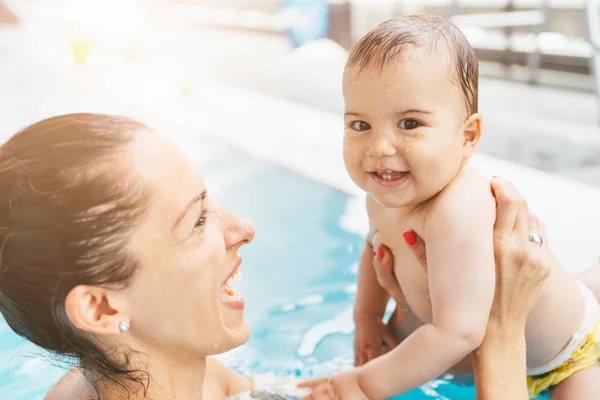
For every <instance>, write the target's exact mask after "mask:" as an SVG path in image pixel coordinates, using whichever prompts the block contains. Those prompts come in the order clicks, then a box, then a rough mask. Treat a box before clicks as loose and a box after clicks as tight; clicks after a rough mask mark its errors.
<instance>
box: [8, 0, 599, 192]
mask: <svg viewBox="0 0 600 400" xmlns="http://www.w3.org/2000/svg"><path fill="white" fill-rule="evenodd" d="M0 4H3V5H2V6H0V7H1V8H2V11H0V21H1V22H0V57H1V58H0V60H1V64H0V84H1V86H0V100H1V101H2V103H0V106H1V107H0V117H1V118H0V120H1V121H3V123H2V134H3V135H10V134H11V133H13V132H14V131H15V130H16V129H17V128H18V127H20V126H22V125H23V124H25V123H26V122H29V121H31V120H32V118H34V119H35V118H37V117H38V116H42V114H51V113H52V112H53V110H55V109H56V107H60V106H61V104H63V105H64V104H65V103H64V101H66V97H69V94H68V93H65V92H68V91H69V90H70V89H69V88H72V87H75V86H76V87H77V88H78V90H79V92H80V94H81V93H82V91H84V92H86V93H87V96H86V97H88V100H89V97H90V96H91V94H90V93H91V92H90V91H93V90H101V91H102V90H103V91H108V87H110V86H114V87H118V88H119V89H118V92H119V93H118V94H116V93H112V94H113V95H116V97H118V98H119V101H124V102H127V101H128V100H127V99H128V96H138V100H137V101H136V103H137V106H138V107H140V108H143V107H144V104H145V106H149V103H151V102H152V101H151V100H152V99H149V98H146V97H147V96H150V97H156V96H159V93H163V91H165V90H166V91H168V92H170V94H171V95H174V96H175V98H176V100H177V101H181V100H182V99H185V96H186V95H190V94H191V93H189V92H190V91H191V87H192V86H193V84H194V82H198V81H199V80H209V81H211V82H219V83H224V84H227V85H234V86H238V87H243V88H247V89H250V90H252V91H256V92H261V93H264V94H268V95H271V96H277V97H280V98H283V99H286V100H289V101H293V102H297V103H302V104H304V105H308V106H311V107H315V108H318V109H320V110H323V111H327V112H332V113H338V114H339V113H340V111H341V110H342V107H343V104H342V100H341V94H340V93H341V91H340V87H341V81H340V76H341V71H342V68H343V64H344V61H345V57H346V54H347V51H348V49H349V48H350V47H351V46H352V44H353V43H355V42H356V41H357V40H358V39H359V38H360V37H361V36H362V35H363V34H365V33H366V32H367V31H368V30H369V29H371V28H372V27H374V26H375V25H377V24H378V23H380V22H382V21H384V20H386V19H389V18H391V17H393V16H397V15H402V14H411V13H431V14H437V15H442V16H445V17H447V18H450V19H451V20H452V21H453V22H455V23H456V24H457V25H458V26H459V27H460V28H461V29H462V30H463V32H464V33H465V34H466V35H467V37H468V38H469V40H471V42H472V43H473V45H474V46H475V48H476V49H477V53H478V55H479V57H480V60H481V90H480V109H481V111H482V113H483V115H484V124H485V125H484V128H485V134H484V138H483V142H482V146H481V147H480V150H481V151H482V152H484V153H489V154H492V155H496V156H499V157H501V158H506V159H509V160H512V161H516V162H518V163H522V164H525V165H529V166H533V167H536V168H540V169H543V170H546V171H551V172H555V173H558V174H561V175H565V176H568V177H571V178H574V179H577V180H581V181H584V182H589V183H592V184H594V185H600V130H599V128H598V122H599V120H600V118H599V115H598V110H599V106H598V91H597V89H596V87H597V86H598V85H597V84H596V81H597V80H600V77H599V76H600V72H597V71H596V69H594V62H593V59H594V57H598V56H597V54H598V53H600V22H599V20H600V11H599V10H598V8H599V6H598V4H597V1H595V0H592V1H586V0H514V1H508V0H460V1H459V0H402V1H400V0H399V1H391V0H355V1H325V0H186V1H183V0H170V1H167V0H137V1H134V0H121V1H116V0H102V1H100V0H96V1H94V0H37V1H36V0H3V1H1V2H0ZM142 70H143V71H144V72H141V71H142ZM132 71H135V72H132ZM128 74H133V76H128ZM126 76H127V77H126ZM61 79H63V81H62V82H61ZM102 80H105V82H104V83H100V81H102ZM90 81H95V83H94V82H90ZM117 81H118V83H117ZM136 81H137V82H136ZM142 81H143V83H142ZM59 82H61V83H59ZM85 85H87V86H86V87H85V88H83V89H82V86H85ZM90 85H91V86H93V87H91V86H90ZM136 85H138V87H136V88H134V86H136ZM139 85H141V86H142V88H140V87H139ZM61 86H63V87H62V88H60V87H61ZM142 92H143V93H142ZM149 92H152V93H149ZM175 92H177V93H175ZM163 95H164V93H163ZM56 96H59V97H60V96H62V97H65V100H64V101H63V100H59V99H57V97H56ZM140 97H141V98H140ZM46 98H48V99H47V100H48V101H49V102H50V103H51V104H50V105H49V108H45V107H46V105H45V104H46V103H45V100H46ZM163 100H164V97H163ZM61 101H62V102H61ZM140 103H142V104H140ZM53 107H54V108H53ZM31 108H34V109H31ZM132 111H134V113H138V114H139V111H140V110H132ZM9 115H10V118H7V117H8V116H9Z"/></svg>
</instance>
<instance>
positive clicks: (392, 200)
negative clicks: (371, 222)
mask: <svg viewBox="0 0 600 400" xmlns="http://www.w3.org/2000/svg"><path fill="white" fill-rule="evenodd" d="M369 196H371V198H372V199H373V200H375V201H376V202H377V203H378V204H379V205H380V206H382V207H385V208H401V207H408V206H411V205H412V203H411V201H407V200H406V199H405V198H404V196H400V195H398V194H396V193H372V192H369Z"/></svg>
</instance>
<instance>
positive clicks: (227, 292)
mask: <svg viewBox="0 0 600 400" xmlns="http://www.w3.org/2000/svg"><path fill="white" fill-rule="evenodd" d="M241 280H242V273H241V272H240V270H239V269H238V270H236V271H235V273H234V274H233V275H232V276H231V277H230V278H229V279H227V280H226V281H225V283H224V284H223V285H221V302H222V303H223V304H224V305H225V306H227V307H229V308H233V309H235V310H243V309H244V296H242V294H241V293H240V292H238V290H237V289H236V288H235V287H234V284H235V283H236V282H239V281H241Z"/></svg>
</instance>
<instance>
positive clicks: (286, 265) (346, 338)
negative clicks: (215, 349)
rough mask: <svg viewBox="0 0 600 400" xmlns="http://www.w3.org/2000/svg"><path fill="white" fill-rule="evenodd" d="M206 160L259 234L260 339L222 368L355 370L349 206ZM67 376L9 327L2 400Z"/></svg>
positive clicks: (0, 335)
mask: <svg viewBox="0 0 600 400" xmlns="http://www.w3.org/2000/svg"><path fill="white" fill-rule="evenodd" d="M200 153H202V156H201V157H200V156H197V158H199V159H202V161H201V162H198V163H197V165H198V167H199V168H200V170H201V172H202V173H203V174H204V175H205V177H206V179H207V184H208V190H209V192H210V193H211V196H213V198H216V199H217V201H220V202H221V203H222V204H223V205H225V206H227V207H228V208H230V209H231V210H233V211H235V212H237V213H238V214H240V215H243V216H245V217H247V218H248V219H250V220H251V221H252V222H253V223H254V224H255V226H256V232H257V235H256V239H255V240H254V242H253V243H252V244H251V245H250V246H246V247H244V248H243V250H242V253H243V256H244V263H243V264H242V272H243V275H244V280H243V281H242V282H241V283H240V284H239V285H238V286H239V289H240V290H241V291H242V292H243V293H244V296H245V298H246V302H247V312H246V316H247V319H248V321H249V323H250V325H251V327H252V338H251V340H250V341H249V342H248V343H247V344H246V345H245V346H244V347H242V348H240V349H236V350H234V351H233V352H231V353H229V354H227V355H224V356H223V357H221V358H222V360H223V361H224V362H226V363H227V364H228V365H230V366H232V367H233V368H236V369H237V370H240V371H242V372H254V373H267V372H274V373H276V374H281V375H295V376H297V377H299V378H303V377H312V376H317V375H322V374H326V373H330V372H333V371H335V370H338V369H339V368H341V367H344V366H348V365H350V364H351V363H352V360H353V355H352V319H351V307H352V302H353V298H354V291H355V283H356V261H357V259H358V255H359V251H360V248H361V245H362V243H363V238H362V237H360V236H359V235H358V234H355V233H350V232H347V231H345V230H344V229H342V227H341V226H340V218H341V217H342V215H343V214H344V213H345V210H346V206H347V204H348V201H349V198H348V197H347V196H346V195H345V194H343V193H340V192H337V191H335V190H333V189H331V188H329V187H327V186H323V185H321V184H318V183H315V182H313V181H310V180H307V179H305V178H303V177H301V176H299V175H297V174H295V173H293V172H291V171H289V170H286V169H284V168H280V167H277V166H274V165H270V164H267V163H264V162H262V161H259V160H256V159H254V158H251V157H249V156H246V155H244V154H243V153H241V152H239V151H236V150H233V149H231V148H228V147H225V146H223V145H220V144H215V143H210V144H208V143H207V144H205V145H203V149H202V150H200ZM398 368H399V369H401V368H403V366H398ZM406 368H410V364H407V365H406ZM62 373H63V370H61V369H59V368H57V367H53V366H52V365H51V364H50V363H49V362H48V360H47V359H44V358H43V357H40V352H39V350H36V349H35V348H34V347H33V346H31V345H30V344H28V343H26V342H25V341H24V340H22V339H20V338H19V337H17V336H16V335H14V334H13V333H12V332H11V331H10V330H9V328H8V327H7V326H6V324H5V323H4V321H3V320H2V319H0V398H1V399H2V400H34V399H41V398H42V396H43V394H44V393H45V391H46V390H47V389H48V388H49V387H50V385H51V384H52V383H53V382H54V381H56V380H57V379H58V377H59V376H60V375H61V374H62ZM418 399H423V400H432V399H452V400H462V399H464V400H472V399H474V390H473V388H472V387H467V388H465V387H458V386H455V385H453V384H451V383H449V382H448V381H444V380H439V381H435V382H432V383H430V384H429V385H426V386H425V387H423V388H421V389H417V390H414V391H412V392H410V393H407V394H404V395H402V396H399V397H397V398H396V400H418Z"/></svg>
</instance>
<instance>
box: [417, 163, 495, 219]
mask: <svg viewBox="0 0 600 400" xmlns="http://www.w3.org/2000/svg"><path fill="white" fill-rule="evenodd" d="M465 167H466V166H465ZM423 212H424V213H425V214H426V217H431V216H437V217H440V218H444V219H446V218H448V217H450V218H451V217H452V216H454V217H456V218H458V219H464V218H484V219H485V220H486V221H487V220H489V219H490V218H494V219H495V217H496V200H495V199H494V195H493V194H492V189H491V186H490V181H489V179H487V178H486V177H485V176H484V175H482V174H481V173H480V172H479V171H477V170H476V169H475V168H474V167H470V168H466V170H464V171H461V173H460V174H459V175H457V176H456V177H455V178H454V180H453V181H452V182H451V183H450V184H449V185H448V186H446V188H444V190H443V191H442V192H441V193H440V194H439V195H438V196H436V197H435V198H434V199H432V201H430V202H429V203H428V204H427V206H426V207H425V208H424V210H423Z"/></svg>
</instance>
